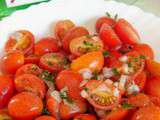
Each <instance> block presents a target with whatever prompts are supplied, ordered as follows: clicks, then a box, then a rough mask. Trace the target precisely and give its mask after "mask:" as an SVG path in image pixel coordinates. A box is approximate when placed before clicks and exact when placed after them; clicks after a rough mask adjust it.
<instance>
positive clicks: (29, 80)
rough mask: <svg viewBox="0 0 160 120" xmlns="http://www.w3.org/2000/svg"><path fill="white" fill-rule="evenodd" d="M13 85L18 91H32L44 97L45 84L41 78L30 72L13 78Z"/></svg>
mask: <svg viewBox="0 0 160 120" xmlns="http://www.w3.org/2000/svg"><path fill="white" fill-rule="evenodd" d="M14 82H15V87H16V90H17V91H18V92H23V91H28V92H32V93H34V94H36V95H38V96H40V97H41V98H44V96H45V93H46V86H45V83H44V82H43V80H41V79H40V78H38V77H37V76H35V75H32V74H23V75H20V76H18V77H16V78H15V80H14Z"/></svg>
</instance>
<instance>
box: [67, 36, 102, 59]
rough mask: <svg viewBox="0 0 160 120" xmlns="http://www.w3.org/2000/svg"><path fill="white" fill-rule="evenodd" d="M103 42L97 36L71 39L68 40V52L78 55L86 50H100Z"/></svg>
mask: <svg viewBox="0 0 160 120" xmlns="http://www.w3.org/2000/svg"><path fill="white" fill-rule="evenodd" d="M102 50H103V42H102V41H101V40H100V39H99V38H98V37H96V36H95V37H91V38H89V37H87V36H82V37H78V38H75V39H73V40H72V41H71V42H70V52H71V53H72V54H74V55H76V56H80V55H82V54H85V53H87V52H92V51H102Z"/></svg>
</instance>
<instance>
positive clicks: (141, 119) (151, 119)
mask: <svg viewBox="0 0 160 120" xmlns="http://www.w3.org/2000/svg"><path fill="white" fill-rule="evenodd" d="M131 120H160V108H159V107H157V106H148V107H142V108H140V109H139V110H138V111H137V112H135V113H134V115H133V117H132V119H131Z"/></svg>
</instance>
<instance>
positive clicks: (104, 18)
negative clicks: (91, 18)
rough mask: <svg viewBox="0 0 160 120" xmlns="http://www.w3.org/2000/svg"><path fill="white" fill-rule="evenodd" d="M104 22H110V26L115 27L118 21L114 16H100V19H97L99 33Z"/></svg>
mask: <svg viewBox="0 0 160 120" xmlns="http://www.w3.org/2000/svg"><path fill="white" fill-rule="evenodd" d="M103 24H108V25H109V26H111V27H114V25H115V24H116V21H115V20H114V19H113V18H110V17H107V16H104V17H100V18H98V20H97V21H96V31H97V33H98V32H99V30H100V29H101V27H102V25H103Z"/></svg>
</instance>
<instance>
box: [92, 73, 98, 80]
mask: <svg viewBox="0 0 160 120" xmlns="http://www.w3.org/2000/svg"><path fill="white" fill-rule="evenodd" d="M91 79H92V80H98V73H97V72H93V76H92V78H91Z"/></svg>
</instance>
